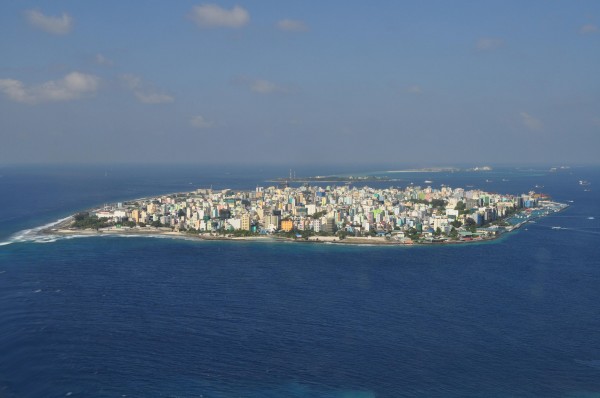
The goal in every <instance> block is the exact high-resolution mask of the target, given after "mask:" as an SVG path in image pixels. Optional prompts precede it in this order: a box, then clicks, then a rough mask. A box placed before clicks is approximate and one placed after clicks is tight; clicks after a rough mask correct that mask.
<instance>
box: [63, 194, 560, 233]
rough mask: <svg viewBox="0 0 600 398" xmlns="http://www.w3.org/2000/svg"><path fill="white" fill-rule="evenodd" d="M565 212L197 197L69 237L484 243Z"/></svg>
mask: <svg viewBox="0 0 600 398" xmlns="http://www.w3.org/2000/svg"><path fill="white" fill-rule="evenodd" d="M564 207H565V205H562V204H558V203H555V202H550V201H549V198H547V197H546V196H545V195H543V194H538V193H535V192H529V193H527V194H521V195H518V196H515V195H504V194H498V193H489V192H484V191H482V190H477V189H471V190H465V189H463V188H451V187H447V186H442V187H441V188H439V189H438V188H432V187H431V186H427V187H419V186H409V187H407V188H404V189H401V188H394V187H391V188H386V189H375V188H369V187H351V186H350V185H349V184H346V185H342V186H327V187H320V186H309V185H304V186H301V187H290V186H286V185H284V186H280V187H274V186H272V187H257V188H256V189H255V190H253V191H234V190H230V189H223V190H212V189H197V190H195V191H192V192H187V193H175V194H169V195H162V196H158V197H152V198H144V199H138V200H133V201H128V202H122V203H117V204H114V205H105V206H103V207H101V208H99V209H96V210H92V211H89V212H82V213H78V214H76V215H75V216H74V221H73V222H72V223H71V225H70V229H71V230H79V231H80V230H85V229H88V230H89V229H92V230H96V231H100V232H130V233H135V232H139V233H148V232H152V231H156V232H163V233H164V232H174V233H179V234H186V235H196V236H202V237H223V238H227V237H229V238H236V237H238V238H243V237H246V238H247V237H259V236H271V237H281V238H291V239H304V240H321V241H340V240H344V239H345V240H346V242H349V241H352V239H356V242H359V240H361V239H362V240H365V239H371V238H375V239H374V240H378V239H379V240H386V241H392V242H397V243H408V244H410V243H425V242H457V241H469V240H473V239H475V240H477V239H489V238H493V237H496V236H499V235H500V234H502V233H503V232H507V231H510V230H512V229H514V228H517V227H519V226H520V225H521V224H522V223H523V222H524V221H527V220H529V219H531V218H532V217H534V216H535V217H537V216H541V215H546V214H548V213H550V212H554V211H559V210H562V209H563V208H564Z"/></svg>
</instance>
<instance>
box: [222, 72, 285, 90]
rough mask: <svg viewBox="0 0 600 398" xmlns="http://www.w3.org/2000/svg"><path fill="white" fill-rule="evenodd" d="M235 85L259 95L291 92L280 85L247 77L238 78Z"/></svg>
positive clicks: (234, 81) (234, 80)
mask: <svg viewBox="0 0 600 398" xmlns="http://www.w3.org/2000/svg"><path fill="white" fill-rule="evenodd" d="M233 83H235V84H237V85H240V86H243V87H247V88H248V89H250V91H252V92H255V93H258V94H274V93H287V92H288V91H289V90H288V89H287V88H286V87H283V86H281V85H279V84H276V83H273V82H271V81H268V80H265V79H253V78H250V77H247V76H241V77H236V78H235V79H233Z"/></svg>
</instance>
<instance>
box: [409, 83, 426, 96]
mask: <svg viewBox="0 0 600 398" xmlns="http://www.w3.org/2000/svg"><path fill="white" fill-rule="evenodd" d="M406 92H407V93H410V94H421V93H422V92H423V89H421V86H419V85H416V84H415V85H413V86H410V87H407V88H406Z"/></svg>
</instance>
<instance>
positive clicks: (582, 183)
mask: <svg viewBox="0 0 600 398" xmlns="http://www.w3.org/2000/svg"><path fill="white" fill-rule="evenodd" d="M579 185H590V183H589V181H586V180H579Z"/></svg>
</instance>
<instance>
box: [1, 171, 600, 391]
mask: <svg viewBox="0 0 600 398" xmlns="http://www.w3.org/2000/svg"><path fill="white" fill-rule="evenodd" d="M328 167H329V168H325V167H323V168H321V169H318V168H315V167H313V168H310V167H305V168H300V169H298V170H296V175H297V176H300V175H316V174H320V175H324V174H328V173H345V174H348V173H358V172H361V171H362V172H367V171H370V172H373V173H374V174H376V175H390V174H389V173H386V171H387V170H394V169H398V167H395V168H394V167H391V166H390V167H388V168H385V167H383V166H381V167H375V166H374V167H373V168H370V169H369V168H365V167H363V168H361V169H360V170H359V169H357V168H356V167H355V168H352V166H347V167H346V168H337V169H336V168H335V167H333V166H328ZM288 173H289V170H288V169H287V168H284V169H283V170H282V169H281V168H277V167H273V166H268V167H267V166H265V167H250V168H249V167H242V166H231V167H225V166H220V167H207V166H80V167H74V166H3V167H0V397H3V398H4V397H8V398H12V397H125V396H127V397H207V398H208V397H219V398H220V397H331V398H372V397H493V398H496V397H497V398H500V397H502V398H508V397H511V398H513V397H569V398H575V397H581V398H593V397H600V205H599V204H600V194H599V193H600V168H598V167H595V168H594V167H572V168H570V169H559V170H558V171H556V172H550V171H549V167H520V168H513V167H505V168H497V169H494V170H493V171H489V172H454V173H451V172H440V173H393V176H394V178H398V179H400V180H401V181H394V182H380V183H377V185H378V186H382V187H384V186H390V185H394V186H406V185H408V184H410V183H413V184H415V185H425V184H424V183H423V182H424V181H425V180H431V181H432V185H433V186H436V187H439V186H440V185H441V184H446V185H450V186H452V187H459V186H462V187H467V186H473V187H474V188H481V189H485V190H488V191H494V192H502V193H513V194H519V193H524V192H528V191H530V190H532V189H534V190H537V191H542V192H545V193H548V194H550V195H551V196H552V197H553V198H554V199H555V200H557V201H561V202H566V203H569V204H570V205H571V206H570V207H569V208H568V209H567V210H566V211H564V212H561V213H558V214H555V215H552V216H549V217H546V218H543V219H538V220H537V221H536V222H535V223H531V224H528V225H526V226H525V227H524V228H521V229H520V230H518V231H516V232H514V233H511V234H508V235H506V236H504V237H502V238H501V239H499V240H496V241H493V242H486V243H473V244H466V245H459V246H436V247H377V246H337V245H327V244H308V243H306V244H304V243H265V242H206V241H188V240H176V239H165V238H152V237H129V238H125V237H85V238H71V239H66V238H63V239H57V240H40V239H30V238H27V236H29V235H28V234H27V230H31V229H33V228H36V227H39V226H41V225H44V224H47V223H50V222H53V221H55V220H58V219H60V218H63V217H65V216H68V215H69V214H72V213H74V212H76V211H79V210H83V209H86V208H89V207H92V206H97V205H102V204H103V203H111V202H116V201H122V200H127V199H133V198H138V197H143V196H149V195H154V194H161V193H169V192H176V191H187V190H192V189H196V188H205V187H210V186H212V187H213V188H215V189H221V188H233V189H254V188H255V187H256V186H257V185H262V186H265V185H268V183H266V182H265V180H266V179H269V178H273V177H284V176H286V175H288ZM580 180H585V181H588V182H589V183H590V185H580V184H579V181H580ZM371 185H375V184H371ZM536 185H537V186H538V188H535V186H536ZM556 226H558V227H561V229H553V228H552V227H556Z"/></svg>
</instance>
